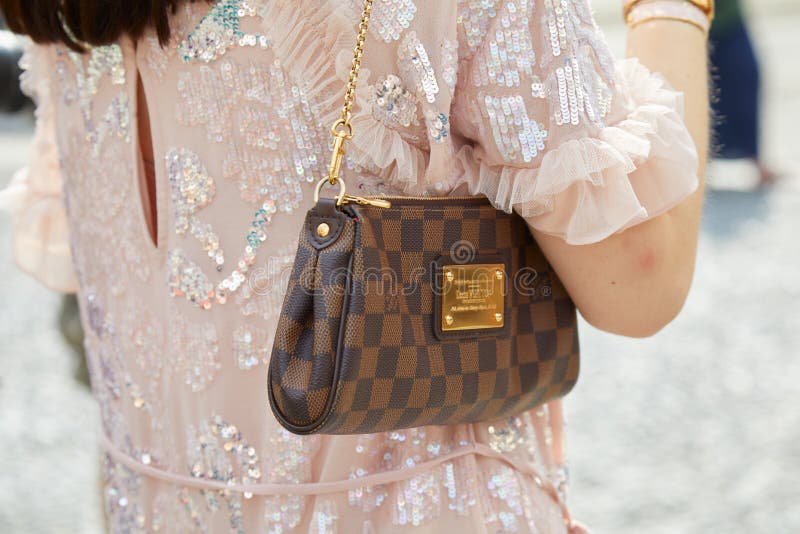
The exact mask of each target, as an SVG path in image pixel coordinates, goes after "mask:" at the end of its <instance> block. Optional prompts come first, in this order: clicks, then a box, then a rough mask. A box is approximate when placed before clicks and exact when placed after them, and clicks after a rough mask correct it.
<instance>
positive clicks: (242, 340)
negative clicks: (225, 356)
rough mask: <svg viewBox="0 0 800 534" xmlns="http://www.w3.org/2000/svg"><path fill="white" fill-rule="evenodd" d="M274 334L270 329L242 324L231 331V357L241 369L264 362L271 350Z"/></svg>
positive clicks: (251, 367) (246, 369)
mask: <svg viewBox="0 0 800 534" xmlns="http://www.w3.org/2000/svg"><path fill="white" fill-rule="evenodd" d="M274 339H275V334H274V333H273V331H272V330H269V331H267V330H263V329H261V328H255V327H252V326H247V325H242V326H239V327H238V328H237V329H236V330H234V331H233V358H234V360H235V363H236V365H237V366H238V367H239V369H241V370H242V371H249V370H251V369H254V368H255V367H257V366H258V365H260V364H261V363H266V362H267V361H268V359H269V354H270V351H271V350H272V342H273V340H274Z"/></svg>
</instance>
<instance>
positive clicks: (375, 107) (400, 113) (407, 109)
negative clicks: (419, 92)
mask: <svg viewBox="0 0 800 534" xmlns="http://www.w3.org/2000/svg"><path fill="white" fill-rule="evenodd" d="M417 113H418V111H417V101H416V99H415V98H414V95H412V94H411V93H410V92H408V90H407V89H406V88H405V87H404V86H403V82H402V80H400V78H399V77H398V76H395V75H394V74H389V75H388V76H386V77H385V78H382V79H381V80H378V84H377V85H376V86H375V91H374V93H373V94H372V115H373V116H374V117H375V118H376V119H377V120H379V121H380V122H382V123H383V124H385V125H386V126H388V127H390V128H396V129H399V128H408V127H409V126H411V125H412V124H417V123H418V120H417Z"/></svg>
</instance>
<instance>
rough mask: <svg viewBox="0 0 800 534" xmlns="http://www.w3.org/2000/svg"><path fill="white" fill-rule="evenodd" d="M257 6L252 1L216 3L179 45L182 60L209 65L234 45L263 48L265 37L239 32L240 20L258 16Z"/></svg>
mask: <svg viewBox="0 0 800 534" xmlns="http://www.w3.org/2000/svg"><path fill="white" fill-rule="evenodd" d="M258 7H259V6H257V5H256V4H255V3H254V2H253V1H247V0H219V1H218V2H217V3H216V4H215V5H214V7H212V8H211V10H210V11H209V12H208V14H206V15H205V16H204V17H203V18H202V20H201V21H200V24H199V25H198V26H197V28H195V30H194V31H193V32H191V33H190V34H189V35H188V36H187V37H186V39H184V40H183V42H182V43H181V44H180V47H179V50H180V54H181V57H182V58H183V60H184V61H187V62H188V61H192V60H198V61H202V62H205V63H210V62H212V61H214V60H216V59H219V58H220V57H221V56H222V55H224V54H225V52H227V51H228V49H230V48H233V47H236V46H241V47H245V46H249V47H260V48H262V49H263V48H267V47H268V46H269V39H267V37H266V36H264V35H262V34H257V33H246V32H244V31H243V30H242V29H241V19H242V18H244V17H256V16H259V9H258Z"/></svg>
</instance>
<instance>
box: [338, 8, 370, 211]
mask: <svg viewBox="0 0 800 534" xmlns="http://www.w3.org/2000/svg"><path fill="white" fill-rule="evenodd" d="M373 1H374V0H364V5H363V9H362V11H361V22H360V23H359V24H358V38H357V39H356V46H355V48H353V63H352V66H351V68H350V76H349V78H348V80H347V90H346V91H345V94H344V106H343V107H342V114H341V116H340V117H339V120H337V121H336V122H335V123H334V125H333V126H332V127H331V133H332V134H333V155H332V157H331V164H330V167H329V170H328V177H327V181H328V182H329V183H330V184H331V185H334V184H336V183H337V182H340V174H341V170H342V163H343V161H344V154H345V149H346V146H345V145H346V143H347V141H349V140H350V139H352V138H353V125H352V123H351V122H350V119H351V116H352V111H353V103H354V102H355V100H356V86H357V85H358V74H359V72H360V71H361V61H362V60H363V58H364V44H365V43H366V42H367V32H368V31H369V21H370V17H371V16H372V4H373ZM343 185H344V184H343V183H341V184H340V186H343ZM343 195H344V189H343V188H342V194H341V195H340V196H341V197H343Z"/></svg>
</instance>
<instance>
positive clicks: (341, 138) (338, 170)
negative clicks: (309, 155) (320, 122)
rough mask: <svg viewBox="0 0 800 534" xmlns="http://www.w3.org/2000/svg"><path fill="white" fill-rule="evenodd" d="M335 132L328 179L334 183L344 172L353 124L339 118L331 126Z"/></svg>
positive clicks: (332, 131)
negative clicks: (343, 165) (343, 167)
mask: <svg viewBox="0 0 800 534" xmlns="http://www.w3.org/2000/svg"><path fill="white" fill-rule="evenodd" d="M331 133H332V134H333V153H332V154H331V164H330V167H329V168H328V181H330V183H331V185H334V184H335V183H336V182H337V181H338V180H339V178H340V177H341V174H342V164H343V163H344V155H345V152H346V150H347V142H348V141H349V140H351V139H352V138H353V126H352V125H351V124H350V122H349V121H347V120H344V119H339V120H338V121H336V123H335V124H334V125H333V127H332V128H331Z"/></svg>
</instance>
